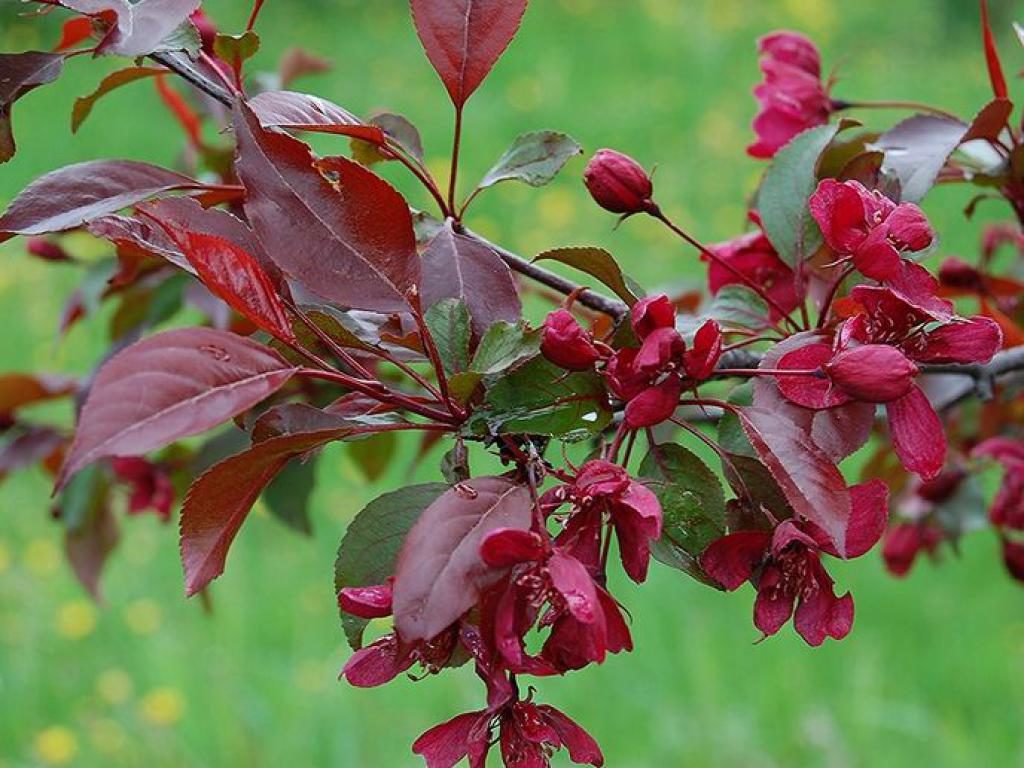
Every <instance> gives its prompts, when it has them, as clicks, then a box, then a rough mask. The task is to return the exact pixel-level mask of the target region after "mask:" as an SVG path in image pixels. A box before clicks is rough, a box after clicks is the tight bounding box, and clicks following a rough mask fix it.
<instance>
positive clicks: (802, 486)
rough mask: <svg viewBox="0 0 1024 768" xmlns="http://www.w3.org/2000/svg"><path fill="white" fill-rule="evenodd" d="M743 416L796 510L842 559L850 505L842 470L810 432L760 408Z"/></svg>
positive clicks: (746, 429)
mask: <svg viewBox="0 0 1024 768" xmlns="http://www.w3.org/2000/svg"><path fill="white" fill-rule="evenodd" d="M738 413H739V417H740V423H741V424H742V425H743V431H744V432H745V433H746V435H747V438H748V439H749V440H750V443H751V445H753V446H754V450H755V451H757V455H758V457H759V458H760V459H761V461H762V462H763V463H764V465H765V466H766V467H768V469H769V470H770V471H771V473H772V476H773V477H774V478H775V480H776V482H778V484H779V487H780V488H781V489H782V492H783V493H784V494H785V496H786V500H787V501H789V503H790V505H791V506H792V507H793V510H794V511H795V512H796V513H797V514H798V515H799V516H800V517H802V518H804V519H805V520H810V521H811V522H812V523H816V524H817V525H819V526H820V527H821V528H822V529H823V530H824V531H825V532H826V533H827V534H828V535H829V536H830V537H831V539H832V541H833V542H834V543H835V546H836V550H837V551H838V552H839V553H840V555H843V553H844V552H845V550H846V529H847V526H848V525H849V521H850V510H851V502H850V491H849V489H848V488H847V486H846V481H845V480H844V479H843V476H842V474H841V473H840V472H839V469H838V467H836V465H835V463H834V462H833V461H832V459H830V458H829V456H828V455H827V454H826V453H825V452H824V451H823V450H822V449H821V448H819V447H818V446H817V445H816V444H815V443H814V442H813V441H812V440H811V438H810V436H809V435H808V434H807V433H806V432H804V431H803V430H802V429H800V428H799V427H797V426H796V425H794V424H792V423H790V422H789V421H787V420H786V419H785V418H784V417H780V416H779V414H776V413H773V412H772V411H766V410H762V409H760V408H743V409H742V410H740V411H739V412H738Z"/></svg>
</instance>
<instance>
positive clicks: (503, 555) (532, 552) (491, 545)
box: [480, 528, 544, 568]
mask: <svg viewBox="0 0 1024 768" xmlns="http://www.w3.org/2000/svg"><path fill="white" fill-rule="evenodd" d="M543 552H544V541H543V539H541V537H540V536H538V535H537V534H536V533H534V532H533V531H524V530H523V529H521V528H498V529H496V530H493V531H491V532H490V533H488V534H487V535H486V536H485V537H484V540H483V541H481V542H480V558H481V559H482V560H483V561H484V562H485V563H487V565H489V566H491V567H492V568H508V567H509V566H512V565H515V564H516V563H524V562H527V561H529V560H539V559H540V557H541V555H542V554H543Z"/></svg>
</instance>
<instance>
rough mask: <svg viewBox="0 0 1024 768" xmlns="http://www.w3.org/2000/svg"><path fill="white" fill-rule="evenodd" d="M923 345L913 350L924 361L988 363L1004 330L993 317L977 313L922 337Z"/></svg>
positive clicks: (915, 357) (1000, 342) (1000, 341)
mask: <svg viewBox="0 0 1024 768" xmlns="http://www.w3.org/2000/svg"><path fill="white" fill-rule="evenodd" d="M924 339H925V345H924V348H923V349H922V350H920V351H915V352H914V353H913V355H914V359H915V360H918V361H920V362H924V363H987V362H988V361H989V360H991V359H992V356H993V355H994V354H995V353H996V352H998V351H999V348H1000V347H1002V345H1003V332H1002V330H1000V328H999V324H998V323H997V322H996V321H995V320H991V319H990V318H987V317H982V316H981V315H977V316H975V317H972V318H970V319H969V320H967V322H956V321H954V322H952V323H947V324H946V325H943V326H942V327H941V328H937V329H935V330H934V331H932V332H931V333H929V334H927V335H926V336H925V337H924Z"/></svg>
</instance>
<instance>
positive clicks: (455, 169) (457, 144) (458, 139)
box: [448, 106, 462, 216]
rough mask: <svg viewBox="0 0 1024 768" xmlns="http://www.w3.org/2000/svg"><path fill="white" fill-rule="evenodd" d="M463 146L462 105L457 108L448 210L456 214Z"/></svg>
mask: <svg viewBox="0 0 1024 768" xmlns="http://www.w3.org/2000/svg"><path fill="white" fill-rule="evenodd" d="M461 146H462V107H461V106H458V107H456V108H455V137H454V139H453V140H452V166H451V178H449V179H448V210H449V211H450V212H451V215H452V216H455V215H456V211H457V208H456V206H455V190H456V186H457V184H458V177H459V150H460V148H461Z"/></svg>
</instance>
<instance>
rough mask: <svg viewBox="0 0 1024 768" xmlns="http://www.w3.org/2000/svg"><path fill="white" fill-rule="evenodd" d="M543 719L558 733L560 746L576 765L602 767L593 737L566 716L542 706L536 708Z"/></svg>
mask: <svg viewBox="0 0 1024 768" xmlns="http://www.w3.org/2000/svg"><path fill="white" fill-rule="evenodd" d="M537 709H538V710H539V711H540V713H541V714H542V716H543V717H544V719H546V720H547V721H548V722H549V723H550V724H551V727H552V728H554V729H555V732H556V733H558V737H559V738H560V739H561V740H562V744H563V745H564V746H565V748H566V749H567V750H569V758H570V759H571V760H572V761H573V762H574V763H576V764H577V765H593V766H596V768H600V767H601V766H603V765H604V755H602V754H601V748H600V747H599V746H598V745H597V742H596V741H594V739H593V737H592V736H591V735H590V734H589V733H587V732H586V731H585V730H583V728H581V727H580V726H579V724H577V723H576V722H575V721H573V720H571V719H570V718H569V717H568V716H566V715H565V714H563V713H562V712H559V711H558V710H557V709H555V708H554V707H550V706H548V705H546V704H542V705H540V706H538V707H537Z"/></svg>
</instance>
